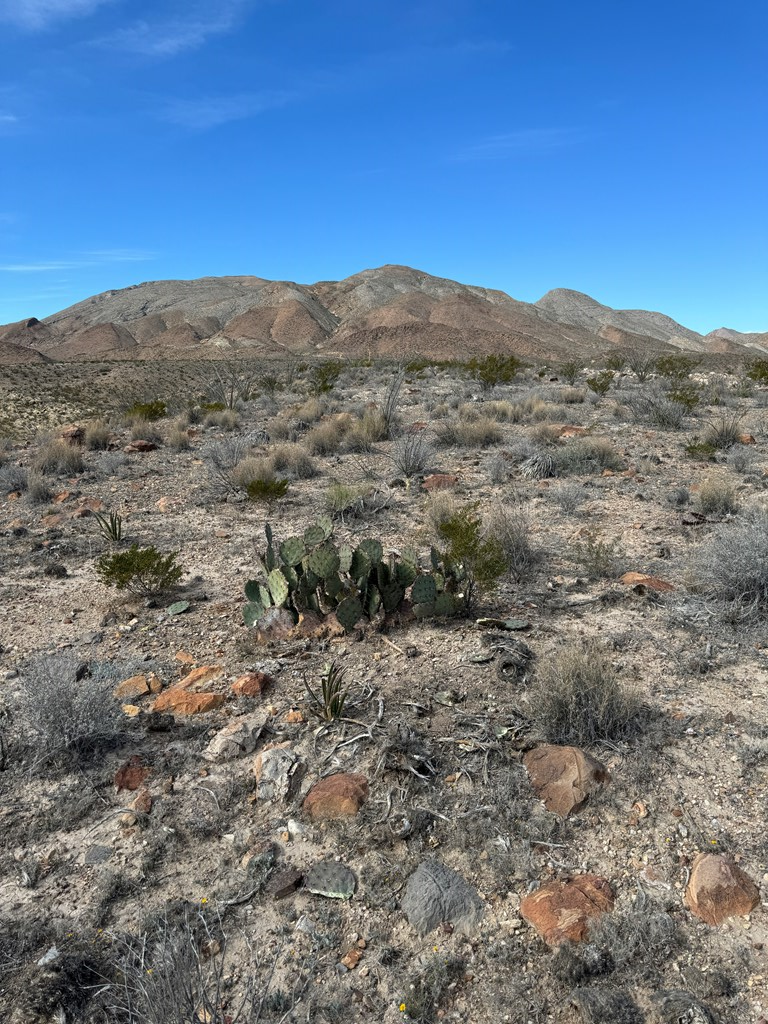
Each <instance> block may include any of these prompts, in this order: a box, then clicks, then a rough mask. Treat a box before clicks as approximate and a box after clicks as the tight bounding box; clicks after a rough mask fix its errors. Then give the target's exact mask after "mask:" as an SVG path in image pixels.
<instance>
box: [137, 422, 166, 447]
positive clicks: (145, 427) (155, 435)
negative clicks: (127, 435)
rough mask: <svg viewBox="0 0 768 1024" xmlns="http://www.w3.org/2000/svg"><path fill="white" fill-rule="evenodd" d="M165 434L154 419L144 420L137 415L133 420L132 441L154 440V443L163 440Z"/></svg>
mask: <svg viewBox="0 0 768 1024" xmlns="http://www.w3.org/2000/svg"><path fill="white" fill-rule="evenodd" d="M162 439H163V435H162V433H161V431H160V428H159V427H158V426H157V424H156V423H155V422H154V421H153V420H144V419H141V418H140V417H137V418H136V419H134V420H133V421H132V422H131V440H132V441H152V442H153V443H154V444H157V443H158V442H160V441H162Z"/></svg>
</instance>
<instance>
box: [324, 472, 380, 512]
mask: <svg viewBox="0 0 768 1024" xmlns="http://www.w3.org/2000/svg"><path fill="white" fill-rule="evenodd" d="M370 493H371V485H370V484H369V483H365V482H364V481H358V482H357V483H344V482H342V481H340V480H333V481H331V483H330V484H329V485H328V489H327V490H326V492H325V508H326V510H327V512H329V513H330V515H331V516H333V517H334V518H340V519H341V518H344V516H355V515H362V514H363V512H364V511H365V508H366V498H367V497H368V495H369V494H370Z"/></svg>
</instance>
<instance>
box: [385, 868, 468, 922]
mask: <svg viewBox="0 0 768 1024" xmlns="http://www.w3.org/2000/svg"><path fill="white" fill-rule="evenodd" d="M401 906H402V909H403V912H404V913H405V915H406V917H407V918H408V923H409V924H410V925H411V927H412V928H415V929H416V931H417V932H418V933H419V934H420V935H426V934H427V932H431V931H434V929H435V928H437V927H438V926H439V925H441V924H448V925H450V926H451V927H452V928H453V930H455V931H459V932H464V933H467V932H470V931H472V930H473V929H474V928H475V927H476V926H477V925H478V924H479V922H480V919H481V918H482V916H483V904H482V901H481V899H480V897H479V896H478V895H477V892H476V891H475V889H473V888H472V886H471V885H470V884H469V883H468V882H467V881H465V879H464V878H462V876H461V875H460V874H459V873H458V872H456V871H453V870H452V869H451V868H449V867H446V866H445V864H441V863H440V862H439V861H436V860H426V861H423V862H422V863H421V864H419V866H418V867H417V868H416V870H415V871H414V873H413V874H412V875H411V877H410V878H409V879H408V884H407V885H406V887H405V895H404V896H403V899H402V901H401Z"/></svg>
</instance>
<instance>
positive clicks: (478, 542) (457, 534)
mask: <svg viewBox="0 0 768 1024" xmlns="http://www.w3.org/2000/svg"><path fill="white" fill-rule="evenodd" d="M438 533H439V534H440V537H441V538H442V540H443V541H445V542H447V543H446V546H445V548H444V550H443V560H444V562H445V564H446V566H447V567H449V569H450V568H452V569H453V570H454V571H455V573H456V575H457V577H458V578H461V579H463V593H462V594H461V595H460V598H461V601H462V605H463V610H464V611H465V612H466V613H470V612H471V611H472V610H473V609H474V607H475V605H476V603H477V600H478V598H479V597H480V595H482V594H485V593H487V592H488V591H491V590H493V588H494V587H495V586H496V585H497V583H498V582H499V580H500V579H501V577H502V576H503V575H504V573H505V572H506V571H507V568H508V565H507V558H506V554H505V551H504V548H503V546H502V544H501V541H500V540H499V539H498V538H496V537H494V536H489V535H488V534H486V532H485V530H484V528H483V521H482V519H481V518H480V516H479V515H477V505H476V504H470V505H465V506H464V507H463V508H459V509H457V511H456V512H454V513H453V515H451V516H450V517H449V518H447V519H445V520H444V521H443V522H442V523H441V524H440V525H439V527H438Z"/></svg>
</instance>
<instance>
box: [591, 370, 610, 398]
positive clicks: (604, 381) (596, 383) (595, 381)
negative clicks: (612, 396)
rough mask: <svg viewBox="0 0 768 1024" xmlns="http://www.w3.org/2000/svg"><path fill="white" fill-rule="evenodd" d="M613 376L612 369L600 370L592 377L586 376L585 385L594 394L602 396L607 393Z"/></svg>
mask: <svg viewBox="0 0 768 1024" xmlns="http://www.w3.org/2000/svg"><path fill="white" fill-rule="evenodd" d="M615 376H616V374H615V373H614V371H613V370H601V371H600V373H596V374H595V376H594V377H587V387H588V388H589V390H590V391H592V392H593V393H594V394H596V395H598V396H599V397H600V398H602V397H603V396H604V395H607V394H608V392H609V390H610V387H611V384H612V383H613V378H614V377H615Z"/></svg>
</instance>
